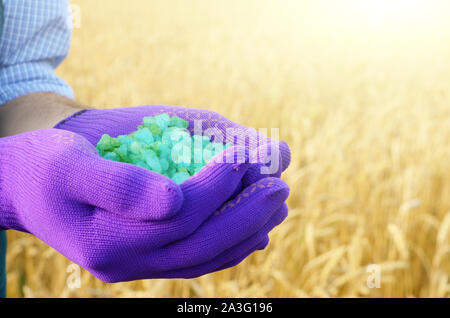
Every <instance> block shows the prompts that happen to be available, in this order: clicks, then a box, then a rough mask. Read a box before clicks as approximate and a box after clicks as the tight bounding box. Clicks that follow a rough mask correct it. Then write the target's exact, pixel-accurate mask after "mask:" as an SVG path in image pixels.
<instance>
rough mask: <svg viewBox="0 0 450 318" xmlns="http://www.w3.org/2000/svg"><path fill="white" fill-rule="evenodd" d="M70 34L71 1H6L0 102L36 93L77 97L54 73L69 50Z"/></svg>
mask: <svg viewBox="0 0 450 318" xmlns="http://www.w3.org/2000/svg"><path fill="white" fill-rule="evenodd" d="M71 35H72V18H71V12H70V6H69V1H68V0H3V31H2V36H1V38H0V105H3V104H5V103H7V102H9V101H10V100H13V99H15V98H17V97H20V96H22V95H25V94H29V93H35V92H53V93H57V94H60V95H63V96H66V97H69V98H74V96H73V91H72V89H71V88H70V86H69V85H68V84H67V83H66V82H65V81H64V80H62V79H61V78H59V77H57V76H56V75H55V73H54V69H55V68H56V67H57V66H58V65H59V64H60V63H61V62H62V61H63V60H64V58H65V57H66V56H67V54H68V52H69V47H70V40H71Z"/></svg>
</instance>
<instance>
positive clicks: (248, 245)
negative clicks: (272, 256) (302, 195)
mask: <svg viewBox="0 0 450 318" xmlns="http://www.w3.org/2000/svg"><path fill="white" fill-rule="evenodd" d="M120 116H124V114H123V113H120V112H118V111H113V112H112V113H108V112H105V113H104V115H103V113H101V112H94V111H86V112H83V113H78V114H77V115H74V116H72V117H71V118H70V119H68V120H66V121H64V122H62V123H60V124H59V125H58V128H64V129H66V128H69V129H68V130H62V129H44V130H37V131H33V132H29V133H24V134H20V135H15V136H11V137H6V138H2V139H0V230H2V229H15V230H19V231H23V232H28V233H32V234H34V235H35V236H37V237H38V238H40V239H41V240H42V241H44V242H46V243H47V244H49V245H50V246H52V247H53V248H55V249H56V250H57V251H59V252H60V253H62V254H63V255H65V256H66V257H67V258H69V259H70V260H71V261H73V262H75V263H77V264H79V265H80V266H82V267H83V268H85V269H86V270H88V271H89V272H91V273H92V274H93V275H95V276H96V277H97V278H99V279H101V280H103V281H105V282H118V281H128V280H135V279H146V278H190V277H196V276H200V275H203V274H206V273H209V272H212V271H216V270H220V269H224V268H227V267H230V266H234V265H236V264H237V263H239V262H240V261H242V260H243V259H244V258H245V257H247V256H248V255H249V254H251V253H252V252H254V251H255V250H258V249H263V248H264V247H265V246H266V245H267V243H268V236H267V235H268V233H269V232H270V231H271V230H272V229H273V228H274V227H275V226H276V225H278V224H279V223H281V222H282V221H283V219H284V218H285V217H286V216H287V207H286V204H285V200H286V198H287V196H288V193H289V189H288V186H287V185H286V184H285V183H284V182H283V181H282V180H280V179H279V178H276V177H265V176H263V175H260V176H259V177H258V180H256V181H255V182H253V183H252V184H249V185H248V186H247V185H245V183H246V182H245V181H244V178H245V176H246V175H247V172H248V171H250V169H254V166H255V165H257V164H253V163H249V162H248V160H246V161H245V162H240V163H233V164H230V163H226V162H229V160H228V159H230V157H231V158H236V155H237V154H238V153H240V152H241V151H242V146H239V145H234V146H232V147H230V148H228V149H227V150H226V151H225V152H223V153H222V154H220V155H218V156H216V157H214V158H213V160H211V162H210V163H209V164H208V165H207V166H206V167H205V168H204V169H202V170H201V171H200V172H199V173H198V174H196V175H195V176H193V177H191V178H189V179H188V180H187V181H185V182H184V183H183V184H182V185H180V186H179V185H177V184H176V183H174V182H173V181H172V180H170V179H169V178H167V177H164V176H162V175H160V174H158V173H155V172H152V171H149V170H146V169H143V168H141V167H137V166H134V165H130V164H125V163H120V162H114V161H110V160H106V159H103V158H101V157H100V156H99V155H98V154H97V152H96V150H95V147H94V146H93V144H92V142H96V141H98V138H99V136H98V135H97V134H99V133H100V131H101V132H102V133H104V132H107V133H109V134H111V135H113V134H116V135H118V134H121V133H122V134H123V133H128V132H129V131H131V130H132V129H130V127H131V126H135V125H134V124H131V123H130V124H125V122H126V121H123V122H121V123H120V122H118V120H119V119H118V118H119V117H120ZM83 117H84V119H83ZM131 117H133V116H131ZM102 118H103V120H104V122H103V123H101V122H100V121H99V120H102ZM105 118H106V119H107V120H106V119H105ZM136 118H140V119H142V114H139V115H136ZM108 129H109V131H108ZM114 129H116V131H113V130H114ZM69 130H72V131H69ZM74 130H78V131H79V133H75V132H73V131H74ZM105 130H106V131H105ZM244 151H245V149H244ZM219 159H220V160H219ZM253 177H254V178H255V176H253ZM244 185H245V186H244ZM241 189H242V190H241Z"/></svg>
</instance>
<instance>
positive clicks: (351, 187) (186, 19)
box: [7, 0, 450, 297]
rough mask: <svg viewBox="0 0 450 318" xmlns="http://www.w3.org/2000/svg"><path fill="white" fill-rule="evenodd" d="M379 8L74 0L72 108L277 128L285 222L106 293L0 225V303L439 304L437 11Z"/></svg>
mask: <svg viewBox="0 0 450 318" xmlns="http://www.w3.org/2000/svg"><path fill="white" fill-rule="evenodd" d="M399 1H400V0H399ZM372 2H373V1H372ZM393 2H395V1H393ZM393 2H392V1H391V2H389V1H386V0H384V1H382V0H380V1H378V2H377V3H381V4H384V5H385V7H380V6H379V5H378V4H377V5H375V4H374V3H371V0H361V1H356V0H341V1H338V0H336V1H332V0H317V1H313V0H311V1H296V0H282V1H277V0H239V1H237V0H228V1H221V0H214V1H208V0H190V1H185V0H155V1H145V0H129V1H126V2H125V1H122V0H96V1H92V0H74V1H72V3H73V4H75V5H76V6H78V8H79V9H80V16H81V20H80V28H76V29H75V30H74V34H73V41H72V47H71V52H70V55H69V57H68V59H67V60H66V61H65V62H64V63H63V64H62V65H61V67H60V68H59V69H58V71H57V72H58V74H59V75H61V76H62V77H63V78H64V79H66V80H67V81H68V82H69V83H70V84H71V85H72V87H73V88H74V91H75V93H76V96H77V100H78V101H79V102H80V103H82V104H85V105H91V106H95V107H102V108H112V107H122V106H124V107H125V106H132V105H143V104H170V105H181V106H192V107H200V108H206V109H211V110H215V111H218V112H220V113H222V114H223V115H225V116H227V117H229V118H230V119H232V120H234V121H236V122H239V123H241V124H244V125H247V126H251V127H255V128H272V127H279V128H280V138H281V139H283V140H285V141H286V142H288V144H289V145H290V147H291V151H292V163H291V165H290V167H289V169H288V170H287V171H286V172H285V173H284V175H283V179H284V180H285V181H286V182H287V183H288V184H289V186H290V188H291V195H290V197H289V199H288V205H289V208H290V212H289V217H288V218H287V219H286V220H285V222H284V223H283V224H281V225H280V226H279V227H277V228H276V229H275V230H274V231H273V232H272V233H271V235H270V239H271V242H270V244H269V246H268V247H267V248H266V250H264V251H258V252H256V253H254V254H253V255H251V256H250V257H249V258H248V259H246V260H245V261H244V262H242V263H241V264H240V265H238V266H237V267H234V268H232V269H228V270H224V271H221V272H218V273H214V274H210V275H206V276H203V277H200V278H197V279H192V280H144V281H137V282H127V283H118V284H105V283H102V282H101V281H99V280H97V279H96V278H94V277H93V276H92V275H90V274H89V273H88V272H86V271H84V270H82V272H81V277H82V287H81V288H80V289H70V288H68V286H67V283H66V280H67V278H68V275H69V274H68V273H67V266H68V265H70V264H71V263H70V261H68V260H67V259H66V258H65V257H63V256H62V255H60V254H59V253H57V252H56V251H55V250H53V249H52V248H50V247H48V246H47V245H45V244H44V243H42V242H40V241H39V240H38V239H36V238H34V237H33V236H31V235H27V234H22V233H18V232H12V231H9V233H8V237H9V244H8V248H9V250H8V255H7V257H8V259H7V272H8V296H9V297H449V296H450V280H449V276H450V10H449V9H450V5H449V4H448V2H446V1H437V0H436V1H420V0H413V1H409V3H410V4H409V5H406V6H405V3H406V2H405V1H402V3H403V7H400V6H399V5H397V6H394V5H390V4H389V3H391V4H392V3H393ZM370 264H375V265H376V266H379V269H380V273H381V276H380V286H379V288H369V287H370V286H369V285H368V284H367V281H368V279H369V275H371V273H370V272H367V268H368V267H367V266H368V265H370Z"/></svg>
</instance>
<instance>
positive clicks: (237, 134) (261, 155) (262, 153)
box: [55, 105, 291, 187]
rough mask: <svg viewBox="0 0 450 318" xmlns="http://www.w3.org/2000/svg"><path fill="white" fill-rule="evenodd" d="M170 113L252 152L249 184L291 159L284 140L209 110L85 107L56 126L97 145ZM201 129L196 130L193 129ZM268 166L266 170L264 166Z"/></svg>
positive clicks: (277, 172)
mask: <svg viewBox="0 0 450 318" xmlns="http://www.w3.org/2000/svg"><path fill="white" fill-rule="evenodd" d="M161 113H167V114H169V115H170V116H174V115H176V116H178V117H180V118H183V119H184V120H187V121H189V130H190V131H191V133H195V134H197V135H210V136H211V135H212V136H214V137H213V138H214V139H217V138H218V137H219V138H221V140H216V141H220V142H223V143H225V142H228V143H230V144H233V145H240V146H242V147H245V148H246V149H248V150H249V152H250V162H252V163H255V165H252V167H251V168H250V169H249V171H248V172H247V173H246V175H245V176H244V178H243V184H242V187H246V186H248V185H250V184H252V183H254V182H256V181H258V180H259V179H260V178H262V177H268V176H272V177H280V175H281V172H282V171H284V170H285V169H286V168H287V167H288V166H289V163H290V159H291V155H290V151H289V147H288V145H287V144H286V143H285V142H278V141H275V140H272V139H270V138H268V137H266V136H263V135H261V134H259V133H257V132H256V130H254V129H250V128H248V127H245V126H242V125H239V124H236V123H234V122H232V121H231V120H229V119H227V118H225V117H224V116H222V115H220V114H218V113H216V112H213V111H208V110H203V109H195V108H186V107H177V106H165V105H148V106H138V107H129V108H118V109H85V110H82V111H79V112H77V113H75V114H74V115H72V116H71V117H69V118H67V119H65V120H63V121H62V122H60V123H59V124H58V125H56V126H55V128H59V129H64V130H69V131H73V132H75V133H77V134H80V135H82V136H83V137H85V138H86V139H87V140H88V141H89V142H91V143H92V144H94V145H96V144H97V142H98V141H99V140H100V138H101V136H102V135H103V134H109V135H110V136H112V137H117V136H118V135H125V134H129V133H131V132H133V131H135V130H136V129H137V126H138V125H141V124H142V118H143V117H145V116H155V115H158V114H161ZM196 128H197V129H199V131H198V130H195V131H194V129H196ZM262 169H265V170H262Z"/></svg>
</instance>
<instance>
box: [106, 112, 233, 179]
mask: <svg viewBox="0 0 450 318" xmlns="http://www.w3.org/2000/svg"><path fill="white" fill-rule="evenodd" d="M188 127H189V123H188V122H187V121H185V120H183V119H181V118H179V117H177V116H173V117H170V116H169V115H168V114H160V115H157V116H154V117H144V118H143V124H142V125H140V126H138V127H137V128H138V129H137V130H136V131H134V132H132V133H131V134H129V135H120V136H118V137H117V138H113V137H111V136H109V135H107V134H104V135H103V136H102V138H101V139H100V141H99V142H98V143H97V151H98V153H99V154H100V155H101V156H102V157H103V158H105V159H108V160H113V161H119V162H125V163H131V164H134V165H137V166H140V167H142V168H145V169H149V170H152V171H155V172H158V173H160V174H162V175H164V176H166V177H169V178H170V179H172V180H173V181H174V182H176V183H177V184H181V183H183V182H184V181H185V180H186V179H188V178H189V177H191V176H193V175H194V174H196V173H197V172H199V171H200V170H201V169H202V168H203V167H204V166H205V165H206V163H207V162H208V161H210V160H211V158H212V157H214V156H215V155H217V154H218V153H220V152H222V151H223V150H224V149H226V148H228V147H229V146H230V145H229V144H225V145H224V144H222V143H216V142H211V140H210V137H208V136H201V135H193V136H191V134H190V133H189V131H188V130H187V128H188Z"/></svg>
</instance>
